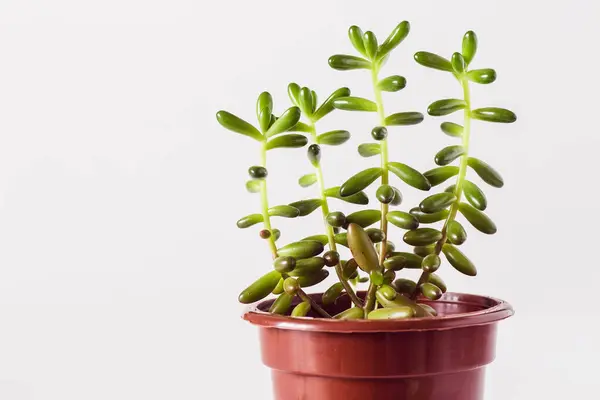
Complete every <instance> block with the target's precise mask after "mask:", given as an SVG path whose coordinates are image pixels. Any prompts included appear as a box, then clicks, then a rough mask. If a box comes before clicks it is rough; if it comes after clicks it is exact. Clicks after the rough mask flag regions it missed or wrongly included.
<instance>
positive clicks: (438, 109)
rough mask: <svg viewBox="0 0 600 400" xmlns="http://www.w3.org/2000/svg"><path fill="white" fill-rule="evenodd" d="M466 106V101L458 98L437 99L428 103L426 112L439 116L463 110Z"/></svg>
mask: <svg viewBox="0 0 600 400" xmlns="http://www.w3.org/2000/svg"><path fill="white" fill-rule="evenodd" d="M466 106H467V102H465V101H464V100H460V99H444V100H438V101H434V102H433V103H431V104H430V105H429V108H427V113H428V114H429V115H432V116H434V117H439V116H442V115H448V114H452V113H453V112H456V111H459V110H463V109H464V108H465V107H466Z"/></svg>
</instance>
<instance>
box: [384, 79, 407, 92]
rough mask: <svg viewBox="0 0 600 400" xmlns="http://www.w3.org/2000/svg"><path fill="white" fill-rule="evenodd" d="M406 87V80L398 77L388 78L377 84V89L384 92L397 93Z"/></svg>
mask: <svg viewBox="0 0 600 400" xmlns="http://www.w3.org/2000/svg"><path fill="white" fill-rule="evenodd" d="M405 87H406V78H404V77H403V76H400V75H392V76H388V77H387V78H384V79H382V80H380V81H379V82H378V83H377V88H378V89H379V90H383V91H384V92H397V91H399V90H402V89H404V88H405Z"/></svg>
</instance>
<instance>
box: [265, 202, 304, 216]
mask: <svg viewBox="0 0 600 400" xmlns="http://www.w3.org/2000/svg"><path fill="white" fill-rule="evenodd" d="M269 215H270V216H271V217H284V218H296V217H297V216H299V215H300V210H298V209H297V208H296V207H292V206H288V205H281V206H275V207H271V208H269Z"/></svg>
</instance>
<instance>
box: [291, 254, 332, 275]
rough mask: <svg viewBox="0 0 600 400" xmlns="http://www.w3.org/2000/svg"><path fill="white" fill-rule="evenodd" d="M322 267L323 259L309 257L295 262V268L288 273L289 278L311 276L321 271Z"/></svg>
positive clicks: (323, 264)
mask: <svg viewBox="0 0 600 400" xmlns="http://www.w3.org/2000/svg"><path fill="white" fill-rule="evenodd" d="M324 266H325V260H324V259H323V257H311V258H304V259H301V260H296V267H295V268H294V270H293V271H292V272H290V276H305V275H312V274H314V273H316V272H319V271H320V270H322V269H323V267H324Z"/></svg>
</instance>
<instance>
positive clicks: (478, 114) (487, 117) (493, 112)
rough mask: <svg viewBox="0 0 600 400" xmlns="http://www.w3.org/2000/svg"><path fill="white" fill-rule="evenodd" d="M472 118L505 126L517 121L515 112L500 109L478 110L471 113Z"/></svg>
mask: <svg viewBox="0 0 600 400" xmlns="http://www.w3.org/2000/svg"><path fill="white" fill-rule="evenodd" d="M471 117H473V118H475V119H478V120H480V121H487V122H500V123H503V124H510V123H513V122H515V121H516V120H517V116H516V115H515V113H514V112H512V111H510V110H507V109H505V108H498V107H484V108H478V109H476V110H473V111H471Z"/></svg>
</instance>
